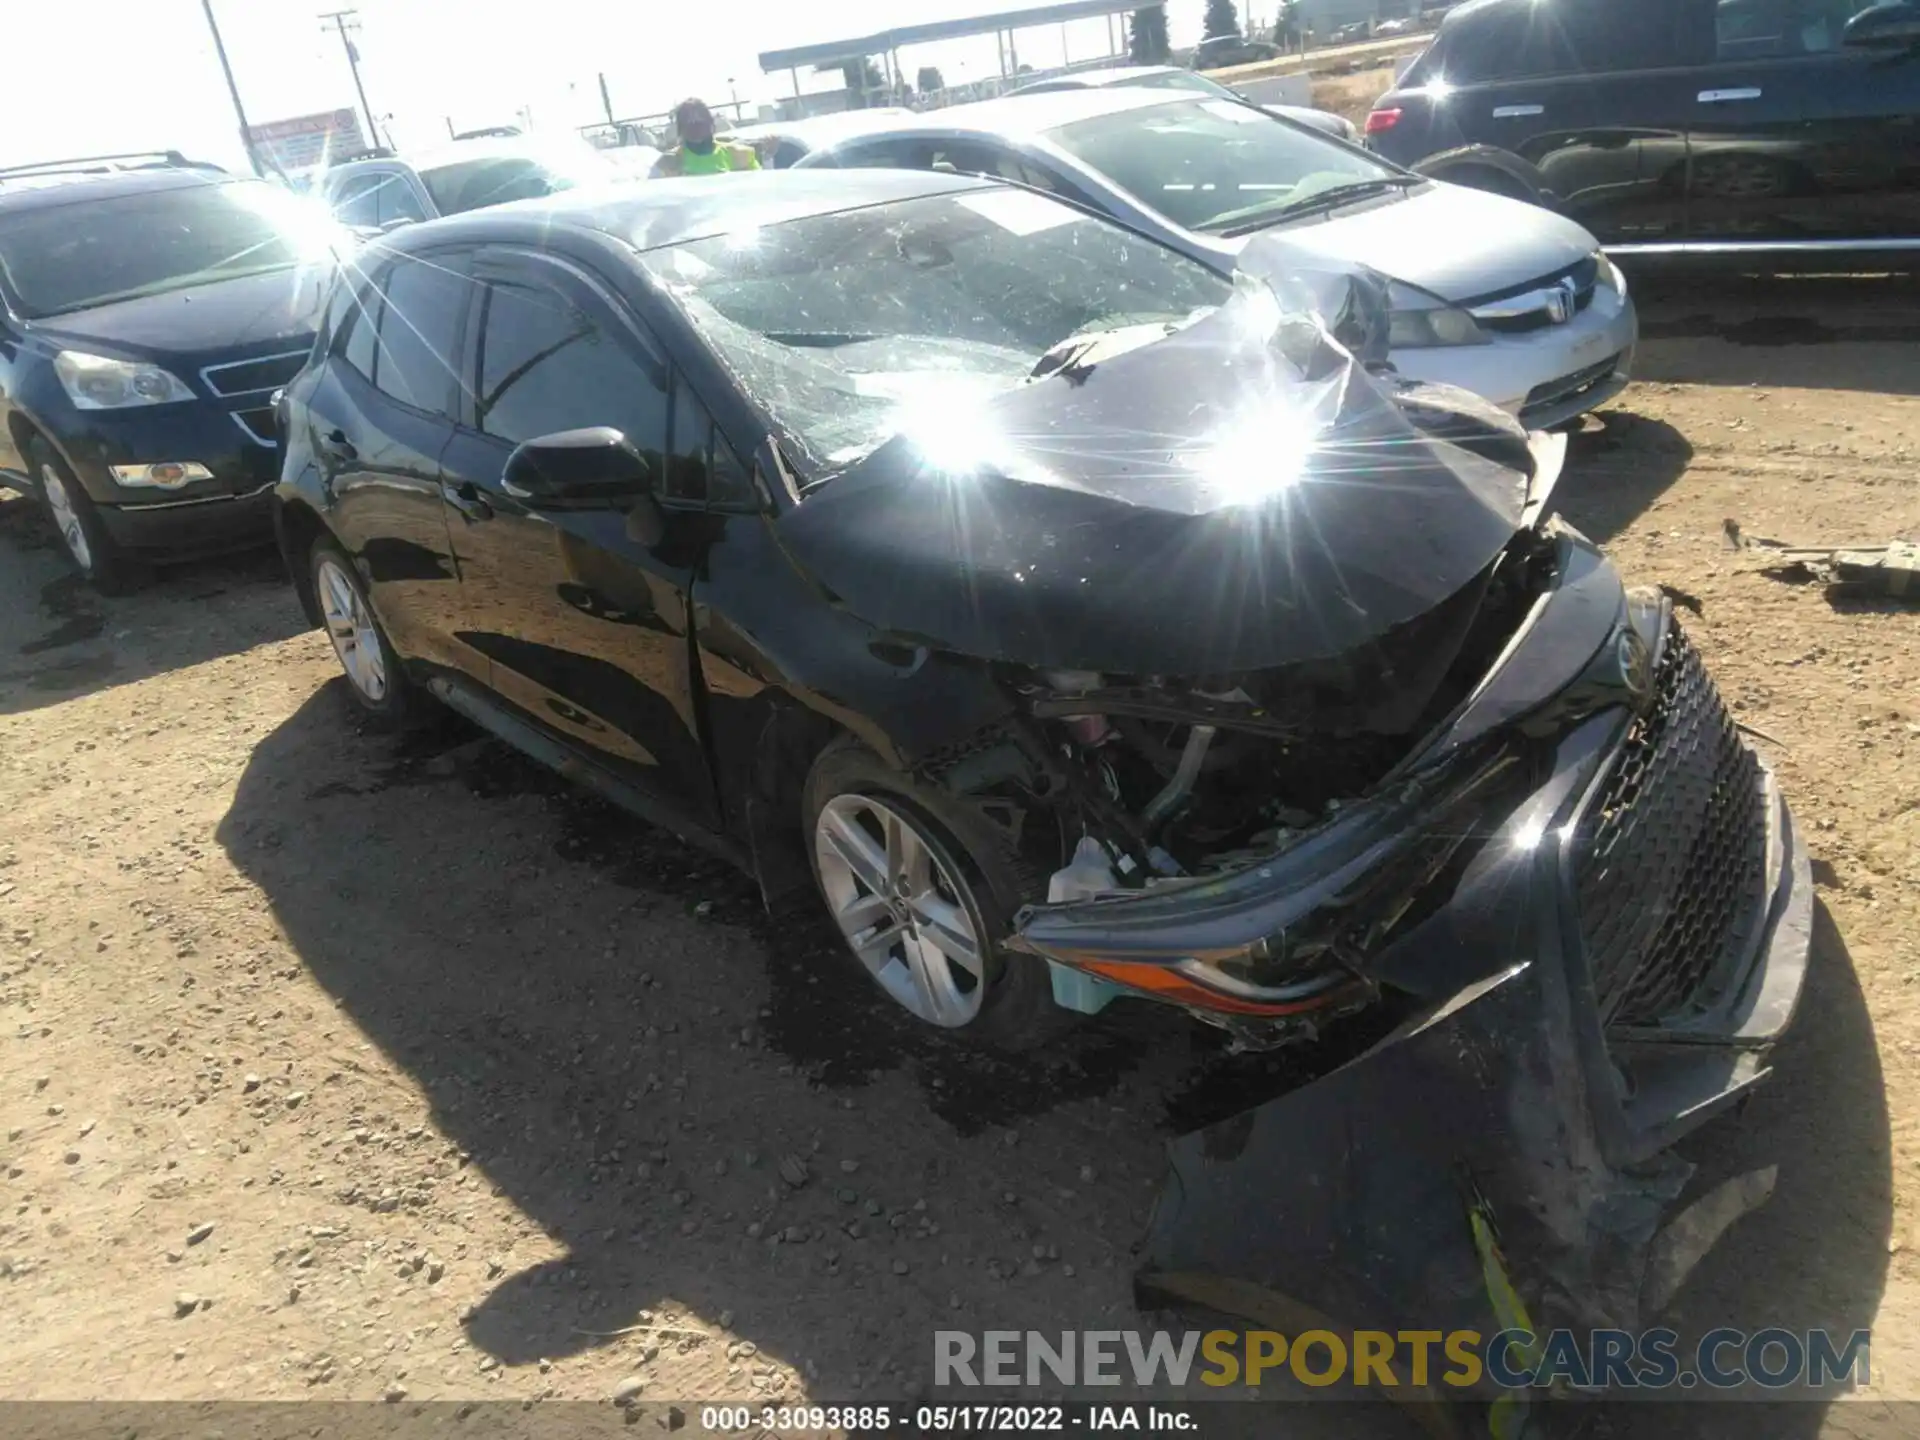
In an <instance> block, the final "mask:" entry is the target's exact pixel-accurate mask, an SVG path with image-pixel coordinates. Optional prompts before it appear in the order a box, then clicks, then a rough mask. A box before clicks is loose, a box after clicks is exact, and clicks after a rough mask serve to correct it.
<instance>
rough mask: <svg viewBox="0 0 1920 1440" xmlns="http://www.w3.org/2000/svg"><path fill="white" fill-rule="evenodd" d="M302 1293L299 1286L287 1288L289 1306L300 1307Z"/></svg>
mask: <svg viewBox="0 0 1920 1440" xmlns="http://www.w3.org/2000/svg"><path fill="white" fill-rule="evenodd" d="M300 1293H301V1292H300V1287H299V1286H298V1285H289V1286H288V1287H287V1303H288V1304H289V1305H298V1304H299V1303H300Z"/></svg>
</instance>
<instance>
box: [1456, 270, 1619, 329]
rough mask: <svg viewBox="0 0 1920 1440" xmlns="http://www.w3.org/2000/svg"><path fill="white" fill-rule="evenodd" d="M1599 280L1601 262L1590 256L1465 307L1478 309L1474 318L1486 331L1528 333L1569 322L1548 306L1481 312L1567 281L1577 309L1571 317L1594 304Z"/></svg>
mask: <svg viewBox="0 0 1920 1440" xmlns="http://www.w3.org/2000/svg"><path fill="white" fill-rule="evenodd" d="M1599 279H1600V262H1599V261H1597V260H1595V259H1594V258H1593V257H1592V256H1591V255H1589V256H1587V257H1586V258H1585V259H1582V260H1577V261H1575V262H1574V263H1573V264H1571V265H1569V266H1567V267H1565V268H1564V269H1561V270H1556V271H1554V272H1553V273H1552V274H1551V275H1541V276H1538V277H1536V278H1535V279H1532V280H1523V281H1521V282H1520V283H1519V284H1518V285H1509V286H1508V287H1507V288H1506V289H1504V290H1496V291H1494V292H1493V293H1492V294H1489V295H1481V296H1478V297H1477V298H1475V299H1473V300H1469V301H1466V302H1465V303H1464V308H1465V309H1467V310H1470V311H1473V312H1474V318H1475V319H1477V320H1478V321H1479V322H1480V328H1481V329H1483V330H1489V331H1492V332H1493V333H1495V334H1499V335H1526V334H1530V333H1531V332H1533V331H1535V330H1546V329H1549V328H1550V327H1552V326H1553V325H1555V324H1556V323H1559V324H1564V323H1566V322H1565V321H1559V322H1556V321H1555V320H1554V319H1553V317H1552V316H1551V315H1549V314H1548V313H1547V311H1546V308H1545V307H1544V306H1542V307H1541V308H1540V309H1537V310H1529V311H1527V312H1526V313H1525V314H1522V315H1483V314H1480V313H1479V312H1480V311H1481V310H1483V309H1486V308H1489V307H1492V306H1495V305H1497V303H1498V302H1500V301H1502V300H1514V299H1517V298H1518V297H1520V296H1523V295H1531V294H1533V293H1534V292H1535V291H1539V290H1549V289H1552V288H1553V287H1554V286H1556V285H1559V284H1561V283H1562V282H1565V283H1567V284H1570V285H1571V286H1572V287H1573V310H1572V313H1571V314H1569V316H1568V317H1567V318H1568V319H1569V320H1570V319H1572V318H1573V316H1574V315H1578V314H1580V312H1581V311H1583V310H1586V309H1587V308H1588V307H1589V306H1591V305H1592V304H1593V296H1594V287H1595V286H1596V285H1597V284H1598V283H1599Z"/></svg>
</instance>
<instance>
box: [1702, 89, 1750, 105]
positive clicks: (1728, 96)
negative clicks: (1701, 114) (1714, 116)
mask: <svg viewBox="0 0 1920 1440" xmlns="http://www.w3.org/2000/svg"><path fill="white" fill-rule="evenodd" d="M1759 98H1760V90H1759V88H1758V87H1757V86H1748V87H1747V88H1746V89H1744V90H1702V91H1701V92H1700V103H1701V104H1702V105H1730V104H1732V103H1733V102H1734V101H1736V100H1758V99H1759Z"/></svg>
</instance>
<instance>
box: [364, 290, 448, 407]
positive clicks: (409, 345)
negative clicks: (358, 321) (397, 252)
mask: <svg viewBox="0 0 1920 1440" xmlns="http://www.w3.org/2000/svg"><path fill="white" fill-rule="evenodd" d="M471 284H472V282H471V281H470V280H469V279H468V278H467V275H466V273H465V270H464V268H463V267H462V266H461V265H460V264H459V263H458V261H457V260H455V259H452V258H450V257H446V256H443V255H435V256H432V257H425V256H422V257H418V258H413V257H409V258H407V259H404V260H400V261H398V262H396V263H395V265H394V267H393V268H392V269H391V270H389V271H388V272H387V276H386V283H385V285H384V286H383V287H382V288H383V290H384V292H385V304H384V305H383V306H382V307H381V311H380V353H379V357H378V358H377V359H376V360H375V362H374V371H373V383H374V385H375V386H376V387H377V388H378V389H379V390H380V391H381V392H382V393H384V394H386V395H390V396H392V397H393V398H394V399H395V400H398V401H399V402H400V403H401V404H402V405H410V406H412V407H413V408H414V409H416V410H425V411H428V412H429V413H432V414H442V415H446V416H448V417H452V416H454V415H456V414H457V413H458V404H457V401H456V396H457V394H458V390H457V381H458V378H459V365H460V360H459V356H460V349H459V346H460V331H461V324H462V322H463V321H464V320H465V318H466V313H467V301H468V298H469V294H470V291H469V287H470V285H471Z"/></svg>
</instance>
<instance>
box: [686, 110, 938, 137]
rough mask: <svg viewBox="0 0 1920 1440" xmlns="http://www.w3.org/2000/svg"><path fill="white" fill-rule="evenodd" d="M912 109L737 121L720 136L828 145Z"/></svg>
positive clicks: (880, 124) (895, 117)
mask: <svg viewBox="0 0 1920 1440" xmlns="http://www.w3.org/2000/svg"><path fill="white" fill-rule="evenodd" d="M911 114H913V111H911V110H908V109H906V108H905V107H904V106H900V105H887V106H882V107H880V108H879V109H875V110H839V111H835V112H834V113H833V114H830V115H808V116H805V117H803V118H801V119H797V120H768V121H765V122H763V123H761V124H757V125H741V126H738V127H736V128H735V129H732V130H728V131H725V132H723V133H722V134H721V136H720V138H721V139H722V140H732V141H735V142H739V141H749V142H750V141H754V140H765V139H769V138H776V137H777V138H779V139H783V140H784V139H793V140H803V141H805V142H806V143H807V144H809V145H816V146H817V145H832V144H834V143H836V142H837V141H841V140H845V139H848V138H850V137H852V136H854V135H859V134H864V133H865V132H866V131H868V130H877V129H880V128H882V127H884V126H885V125H887V124H888V123H889V122H891V121H894V120H898V119H900V118H901V117H902V116H906V115H911Z"/></svg>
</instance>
